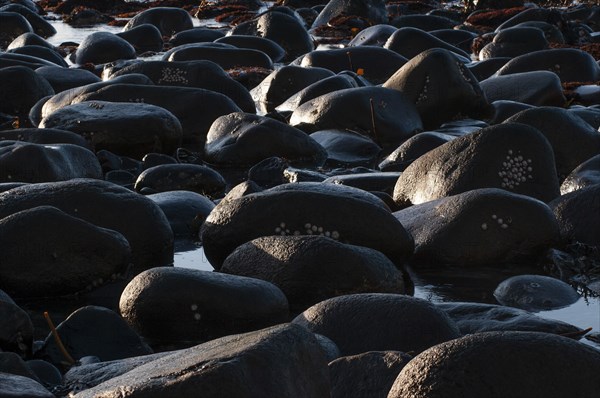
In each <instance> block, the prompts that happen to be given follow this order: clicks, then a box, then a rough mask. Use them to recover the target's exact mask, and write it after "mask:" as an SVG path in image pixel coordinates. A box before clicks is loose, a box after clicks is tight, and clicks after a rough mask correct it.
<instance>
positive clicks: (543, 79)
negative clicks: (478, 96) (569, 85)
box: [479, 70, 567, 107]
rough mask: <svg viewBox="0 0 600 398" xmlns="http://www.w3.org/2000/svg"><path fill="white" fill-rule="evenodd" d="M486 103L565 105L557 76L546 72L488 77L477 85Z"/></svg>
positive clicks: (537, 71)
mask: <svg viewBox="0 0 600 398" xmlns="http://www.w3.org/2000/svg"><path fill="white" fill-rule="evenodd" d="M479 85H480V86H481V89H482V90H483V92H484V94H485V96H486V97H487V99H488V101H490V102H494V101H499V100H507V101H517V102H522V103H525V104H531V105H535V106H557V107H562V106H564V105H565V103H566V101H567V99H566V98H565V95H564V94H563V89H562V86H561V84H560V79H559V78H558V75H557V74H556V73H554V72H550V71H547V70H536V71H532V72H522V73H513V74H510V75H503V76H493V77H489V78H487V79H485V80H483V81H482V82H480V83H479Z"/></svg>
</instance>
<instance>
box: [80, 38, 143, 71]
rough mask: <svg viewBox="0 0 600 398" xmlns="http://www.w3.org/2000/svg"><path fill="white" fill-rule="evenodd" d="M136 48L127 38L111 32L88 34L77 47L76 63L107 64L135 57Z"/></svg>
mask: <svg viewBox="0 0 600 398" xmlns="http://www.w3.org/2000/svg"><path fill="white" fill-rule="evenodd" d="M134 58H135V48H133V46H132V45H131V44H129V42H127V40H125V39H123V38H121V37H119V36H117V35H115V34H114V33H110V32H94V33H90V34H89V35H87V36H86V37H85V38H84V39H83V40H82V41H81V43H80V44H79V47H77V51H76V52H75V63H77V64H79V65H83V64H87V63H92V64H105V63H107V62H112V61H116V60H119V59H134Z"/></svg>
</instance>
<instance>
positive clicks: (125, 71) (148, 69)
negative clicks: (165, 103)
mask: <svg viewBox="0 0 600 398" xmlns="http://www.w3.org/2000/svg"><path fill="white" fill-rule="evenodd" d="M130 74H142V75H145V76H147V77H148V78H149V79H150V80H151V81H152V82H154V84H156V85H159V86H182V87H196V88H203V89H206V90H211V91H215V92H217V93H221V94H224V95H226V96H227V97H229V98H230V99H231V100H232V101H233V102H235V103H236V105H237V106H239V107H240V109H242V110H243V111H244V112H250V113H254V112H256V108H255V106H254V102H253V101H252V97H251V96H250V93H249V92H248V90H247V89H246V88H245V87H244V86H242V84H241V83H239V82H237V81H235V80H233V79H232V78H231V77H230V76H229V75H228V74H227V73H226V72H225V71H224V70H223V68H221V67H220V66H219V65H217V64H215V63H214V62H211V61H206V60H200V61H183V62H168V61H146V62H138V63H134V64H132V65H127V66H125V67H123V68H121V69H119V70H117V71H115V72H113V73H111V74H110V80H109V82H110V81H111V80H113V79H116V78H117V77H122V76H124V75H130Z"/></svg>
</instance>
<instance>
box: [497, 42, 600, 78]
mask: <svg viewBox="0 0 600 398" xmlns="http://www.w3.org/2000/svg"><path fill="white" fill-rule="evenodd" d="M534 70H549V71H551V72H554V73H556V74H557V75H558V77H559V78H560V81H561V82H563V83H567V82H594V81H597V80H599V79H600V66H598V64H597V63H596V60H595V59H594V57H592V56H591V55H590V54H589V53H587V52H585V51H582V50H578V49H575V48H553V49H549V50H539V51H534V52H531V53H529V54H524V55H520V56H518V57H515V58H513V59H512V60H510V61H508V62H507V63H506V65H504V66H503V67H502V68H500V69H499V70H498V72H496V76H503V75H510V74H512V73H521V72H530V71H534Z"/></svg>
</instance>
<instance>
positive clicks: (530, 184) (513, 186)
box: [394, 123, 559, 225]
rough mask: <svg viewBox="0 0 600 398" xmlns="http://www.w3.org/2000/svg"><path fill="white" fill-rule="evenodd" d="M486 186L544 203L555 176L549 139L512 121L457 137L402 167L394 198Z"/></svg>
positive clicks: (416, 199) (407, 200)
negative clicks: (402, 170) (404, 167)
mask: <svg viewBox="0 0 600 398" xmlns="http://www.w3.org/2000/svg"><path fill="white" fill-rule="evenodd" d="M488 187H496V188H501V189H505V190H508V191H511V192H514V193H518V194H522V195H527V196H531V197H533V198H536V199H539V200H542V201H545V202H549V201H550V200H552V199H554V198H556V197H557V196H558V195H559V186H558V178H557V175H556V168H555V165H554V156H553V151H552V147H551V146H550V144H549V142H548V140H546V138H545V137H544V136H543V135H542V134H541V133H540V132H539V131H537V130H536V129H534V128H531V127H529V126H524V125H521V124H514V123H510V124H508V123H503V124H500V125H494V126H491V127H486V128H483V129H481V130H478V131H476V132H474V133H471V134H468V135H465V136H462V137H459V138H456V139H454V140H452V141H450V142H448V143H446V144H443V145H441V146H438V147H437V148H435V149H433V150H431V151H429V152H427V153H425V154H424V155H423V156H421V157H419V158H418V159H416V160H415V161H413V162H412V163H411V164H410V166H408V167H407V168H406V169H405V170H404V172H403V173H402V175H401V176H400V178H398V182H397V183H396V187H395V189H394V201H395V202H396V203H398V204H399V205H402V206H407V205H409V204H419V203H424V202H428V201H430V200H434V199H439V198H443V197H446V196H450V195H456V194H459V193H461V192H466V191H469V190H473V189H478V188H488ZM480 224H481V222H478V223H477V225H480Z"/></svg>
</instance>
